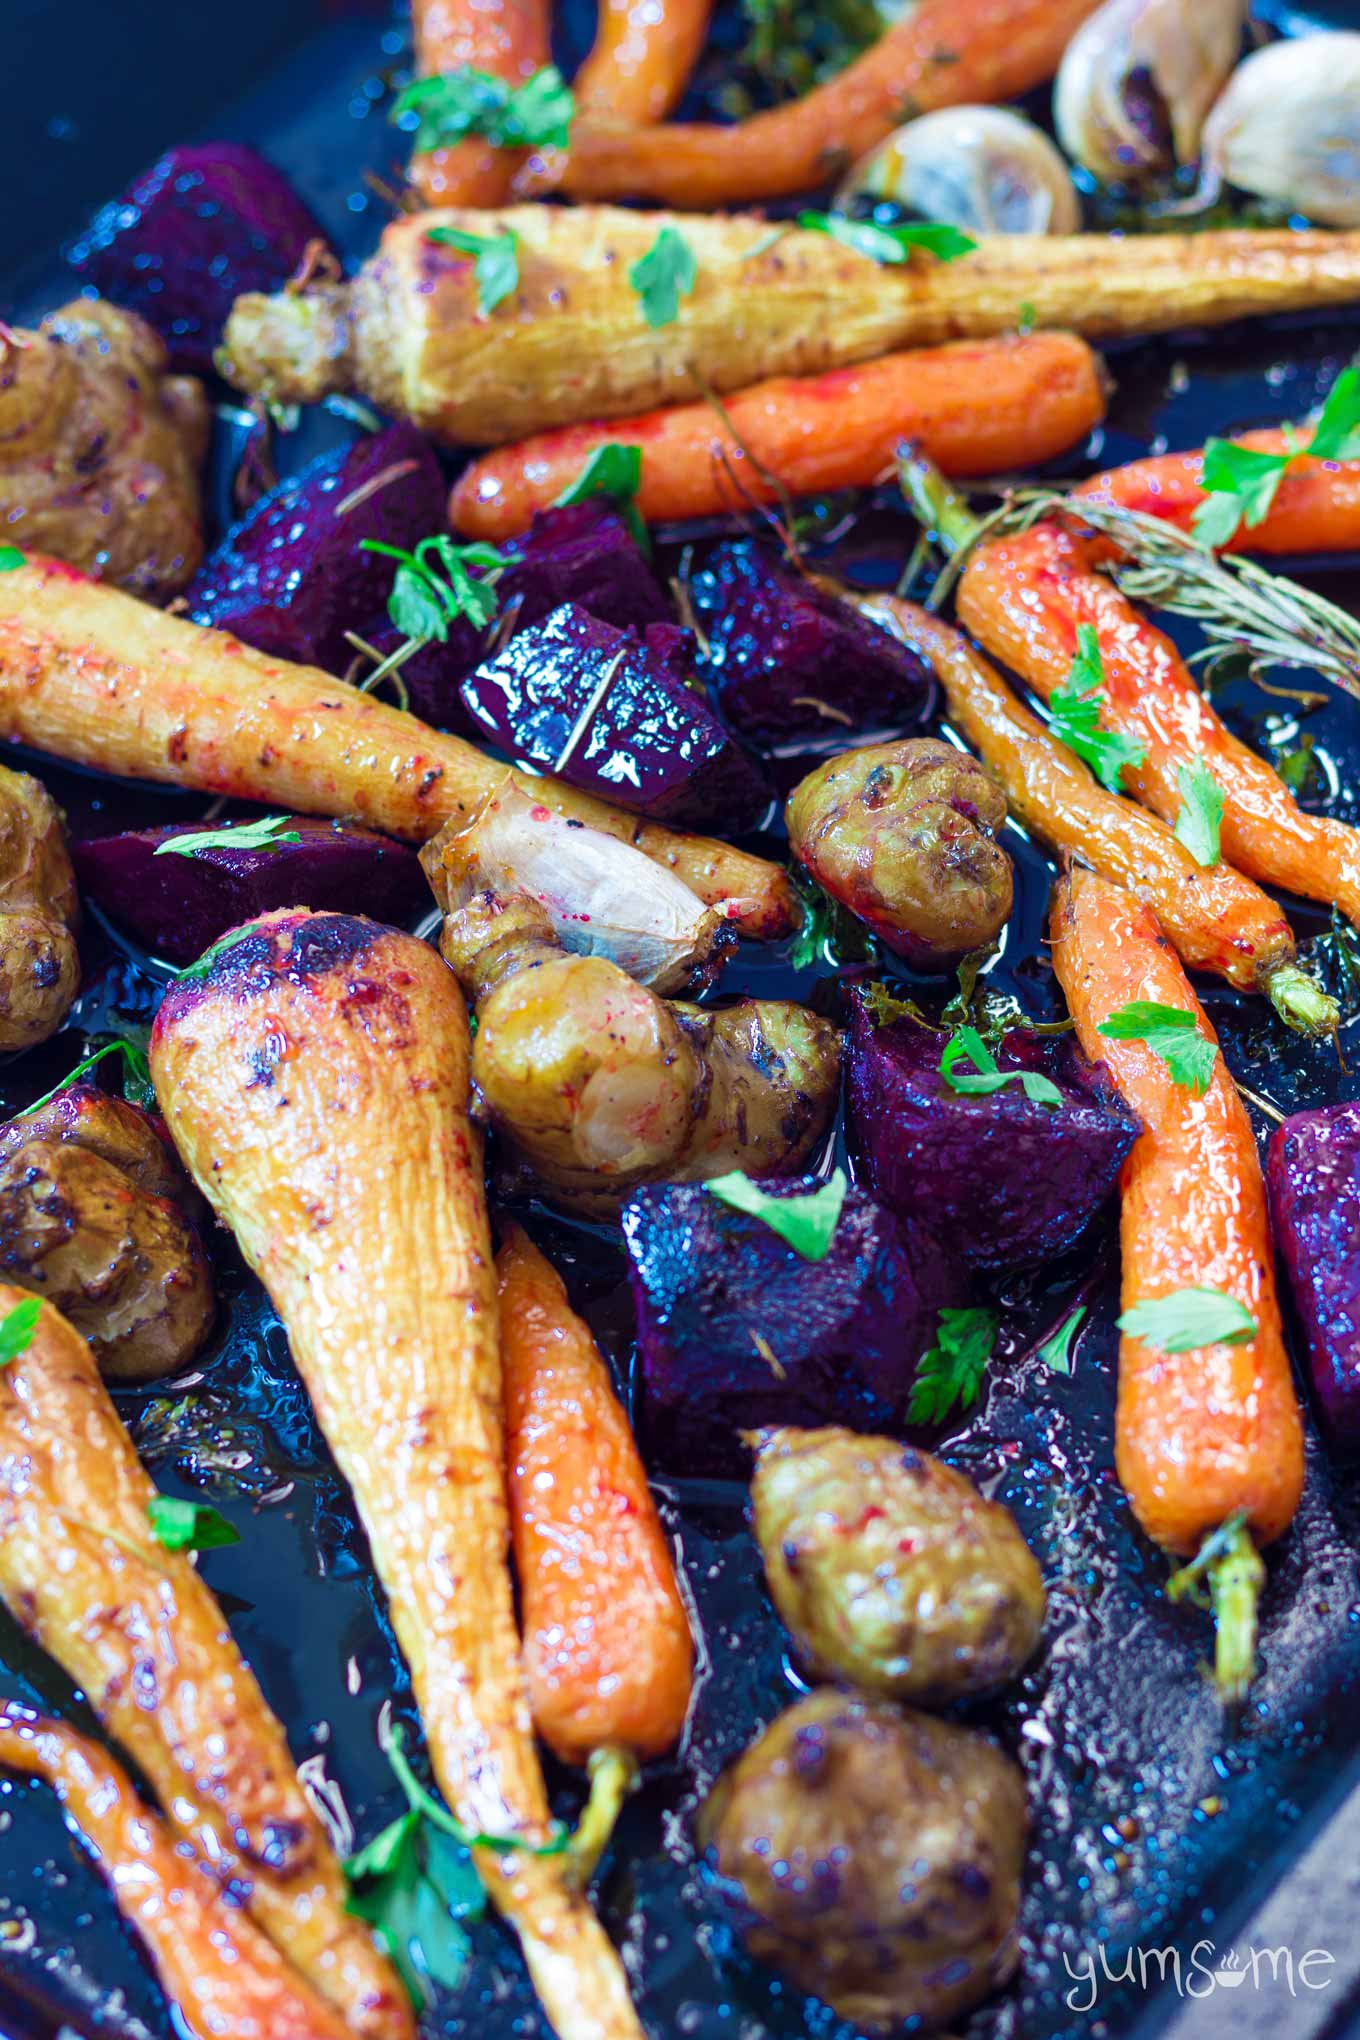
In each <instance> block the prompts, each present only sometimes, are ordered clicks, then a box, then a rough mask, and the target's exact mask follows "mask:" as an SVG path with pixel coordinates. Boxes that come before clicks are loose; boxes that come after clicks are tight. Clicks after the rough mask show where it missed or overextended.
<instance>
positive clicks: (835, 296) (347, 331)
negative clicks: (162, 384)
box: [222, 137, 1360, 446]
mask: <svg viewBox="0 0 1360 2040" xmlns="http://www.w3.org/2000/svg"><path fill="white" fill-rule="evenodd" d="M629 139H630V143H631V139H632V138H631V137H630V138H629ZM666 226H670V227H672V228H674V229H675V230H676V231H677V232H683V235H684V238H685V240H686V242H687V243H688V244H689V246H690V248H691V250H692V252H693V255H694V259H695V262H696V264H697V272H698V273H697V278H696V282H695V287H694V289H693V291H692V292H691V293H690V294H689V295H688V296H686V297H684V298H682V299H681V301H680V305H679V311H678V314H677V316H676V317H675V318H674V319H673V320H672V321H671V322H670V323H669V324H668V325H665V326H661V327H655V328H654V327H651V326H649V325H648V324H647V322H646V320H645V318H644V317H643V314H642V310H641V306H640V301H639V297H638V293H637V292H636V290H634V288H633V286H632V284H631V283H630V282H629V271H630V269H631V268H632V267H633V266H634V265H635V264H636V263H637V262H638V261H640V260H641V259H642V257H643V256H645V255H646V254H647V252H648V250H649V249H650V248H651V247H652V244H653V243H654V242H655V240H656V238H657V233H658V231H659V230H660V229H662V228H664V227H666ZM444 227H448V228H453V229H455V230H457V231H460V232H462V233H465V234H475V235H478V236H480V237H481V238H483V239H485V238H486V236H487V234H488V232H489V230H490V229H491V228H493V227H494V228H495V230H496V231H498V232H500V233H502V234H504V233H510V234H513V235H514V236H515V239H516V241H517V244H518V259H519V288H518V290H517V291H516V293H515V295H514V296H513V297H512V298H509V299H507V300H506V301H505V302H504V303H503V304H501V305H499V306H498V307H497V308H496V309H495V310H494V311H493V312H491V313H486V312H483V311H481V310H480V309H479V303H478V297H479V287H478V284H477V280H476V277H475V274H474V261H473V257H472V256H471V255H469V254H465V253H462V252H460V251H459V250H458V249H457V248H454V247H450V246H447V245H445V244H442V243H440V242H437V241H435V240H433V239H431V230H432V229H434V230H438V229H440V228H444ZM1357 298H1360V234H1333V233H1290V232H1280V233H1266V232H1260V233H1257V232H1232V233H1206V234H1191V235H1177V234H1158V235H1151V234H1149V235H1141V234H1140V235H1132V236H1130V237H1129V238H1128V239H1127V240H1124V239H1121V238H1120V237H1119V236H1117V235H1104V234H1070V235H1057V234H1051V235H1045V234H1032V235H1022V234H998V235H996V236H994V237H992V238H990V239H988V240H984V241H982V242H981V243H980V244H979V246H978V248H977V249H976V251H975V252H974V253H973V254H971V255H966V256H964V257H963V259H962V260H960V261H956V262H947V263H946V262H936V261H932V260H930V259H929V258H922V260H921V261H920V262H913V263H910V264H906V265H904V266H902V267H900V268H884V267H883V266H882V265H881V264H879V263H876V262H874V261H872V260H871V259H870V258H869V257H867V256H864V255H861V254H858V253H856V251H855V250H854V249H851V248H846V247H844V246H842V245H841V243H840V242H838V241H835V240H833V239H832V238H831V237H830V236H829V235H826V234H816V233H810V232H802V231H799V230H798V229H796V228H793V229H785V230H783V231H781V232H780V233H779V234H777V235H775V234H772V233H771V230H770V227H769V223H768V222H767V221H766V220H763V219H752V218H749V217H748V218H745V219H743V218H741V217H735V218H710V219H705V218H702V217H696V216H692V215H688V214H687V215H685V216H683V217H677V216H674V215H671V214H666V213H645V212H630V211H626V210H623V209H621V208H614V207H610V206H573V207H571V208H570V209H567V208H563V207H557V206H542V205H525V206H511V207H509V208H508V209H507V210H506V211H504V212H501V213H498V214H487V213H484V212H469V211H463V212H459V211H447V212H425V213H414V214H409V215H407V216H406V217H403V218H398V219H396V220H394V221H393V222H392V223H391V225H390V226H389V227H388V228H387V230H386V232H385V233H384V235H383V238H382V242H381V244H380V246H379V249H378V252H377V254H376V255H374V256H373V257H372V258H371V259H370V260H369V261H368V262H366V263H365V264H364V266H363V268H362V269H361V270H360V271H359V273H358V275H357V276H356V277H355V279H354V281H353V282H352V283H347V284H334V283H324V284H320V285H318V286H316V287H314V288H313V289H311V290H306V291H292V292H285V293H283V294H281V295H279V296H277V297H260V296H245V297H241V298H238V299H237V302H236V305H235V307H234V308H233V310H232V314H231V318H230V319H229V321H228V323H227V332H226V345H225V349H224V351H223V355H222V366H223V368H224V370H225V373H226V374H227V376H228V379H229V380H230V381H232V382H234V383H235V384H236V385H237V387H238V388H240V389H243V390H248V391H250V392H252V393H253V394H255V395H259V396H264V397H269V398H273V399H277V400H279V401H282V402H296V403H307V402H314V401H316V400H317V399H318V398H321V397H324V396H325V395H327V394H328V393H329V392H331V391H341V390H354V391H358V392H360V393H361V394H362V395H364V396H366V397H369V398H371V399H372V401H373V402H374V403H376V404H378V405H380V406H381V407H382V408H383V409H384V410H387V411H391V412H393V413H394V414H396V415H397V416H400V417H406V418H410V419H411V420H412V421H413V422H414V423H415V424H416V425H418V426H419V427H420V429H421V430H422V432H426V433H428V434H429V436H430V437H431V438H432V439H436V440H439V441H440V442H442V443H443V444H444V445H448V446H457V445H462V446H495V445H500V444H501V443H502V442H504V441H506V440H509V439H520V438H523V437H524V436H525V435H526V434H527V433H530V432H541V431H543V430H544V429H545V428H547V427H549V426H553V425H570V424H574V423H577V422H579V421H581V420H583V419H590V418H619V417H626V416H627V415H628V414H629V413H630V412H633V411H647V410H651V409H652V408H653V407H655V406H657V405H661V404H673V403H676V402H679V401H680V400H681V399H683V398H687V397H688V398H693V397H701V396H704V395H706V394H707V393H708V392H709V391H711V390H718V391H724V390H735V389H741V388H743V387H744V386H745V385H747V384H748V383H754V382H759V381H761V380H762V379H763V378H765V377H767V376H782V375H797V376H801V375H817V374H820V373H821V372H822V371H823V370H824V369H829V368H836V367H839V366H841V365H842V364H845V363H848V362H854V361H869V360H872V359H873V358H874V357H875V356H876V355H880V354H886V353H888V352H889V351H890V350H892V349H893V348H901V347H916V346H926V345H930V344H932V343H934V342H936V341H940V340H957V339H966V338H978V337H981V336H983V335H986V334H993V333H1009V332H1013V331H1014V328H1015V322H1016V317H1017V308H1018V307H1019V306H1021V305H1028V306H1029V307H1030V308H1031V313H1032V321H1031V322H1032V324H1033V325H1035V326H1066V327H1070V328H1071V329H1072V330H1073V331H1074V332H1078V333H1084V334H1085V335H1086V336H1087V337H1088V338H1092V339H1095V338H1101V337H1105V336H1109V335H1115V334H1124V333H1164V332H1168V331H1171V330H1173V329H1174V328H1176V327H1178V326H1200V325H1214V324H1219V323H1221V322H1222V321H1224V320H1226V319H1235V318H1242V317H1245V316H1248V315H1251V314H1260V313H1267V312H1282V311H1288V310H1290V309H1299V308H1307V307H1310V306H1321V305H1324V304H1347V303H1351V302H1353V301H1354V300H1356V299H1357Z"/></svg>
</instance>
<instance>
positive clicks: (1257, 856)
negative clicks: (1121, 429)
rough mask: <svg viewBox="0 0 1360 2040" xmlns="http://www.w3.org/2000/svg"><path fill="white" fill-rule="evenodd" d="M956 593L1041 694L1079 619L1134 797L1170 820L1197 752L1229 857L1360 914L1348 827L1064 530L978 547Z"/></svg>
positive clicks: (1058, 676)
mask: <svg viewBox="0 0 1360 2040" xmlns="http://www.w3.org/2000/svg"><path fill="white" fill-rule="evenodd" d="M957 606H958V613H959V616H960V618H961V620H962V621H963V623H964V624H965V625H966V626H967V628H968V629H969V630H970V631H972V633H973V634H974V636H975V637H977V638H980V639H981V641H982V643H983V644H984V645H986V647H987V649H988V650H989V651H991V652H994V653H995V654H996V655H997V657H998V658H1001V659H1004V660H1005V661H1006V663H1007V665H1008V666H1011V667H1013V668H1014V670H1015V671H1016V672H1017V673H1019V674H1021V675H1022V676H1023V678H1024V679H1026V680H1027V681H1028V682H1029V684H1030V686H1031V687H1033V688H1034V689H1035V691H1036V692H1037V693H1039V694H1041V695H1043V696H1044V697H1045V698H1048V697H1049V696H1051V695H1052V694H1053V693H1054V691H1055V690H1056V689H1057V688H1059V687H1062V686H1063V685H1064V684H1065V683H1066V681H1067V678H1068V675H1069V673H1070V671H1071V667H1072V660H1073V658H1074V656H1075V654H1076V650H1077V632H1078V630H1079V629H1080V627H1081V626H1082V625H1083V624H1088V625H1090V627H1091V628H1092V629H1093V630H1094V631H1095V633H1096V636H1097V639H1098V640H1099V644H1100V657H1101V665H1102V667H1103V669H1104V675H1105V678H1104V683H1103V700H1102V704H1101V711H1100V720H1101V723H1102V725H1103V726H1104V727H1105V728H1106V729H1114V730H1121V731H1123V732H1124V733H1125V734H1126V735H1127V736H1130V737H1134V738H1136V739H1138V741H1139V742H1140V743H1142V744H1144V745H1145V746H1146V749H1147V757H1146V759H1145V761H1144V763H1143V764H1142V765H1138V766H1133V765H1130V766H1127V767H1126V768H1125V775H1126V781H1127V784H1128V786H1129V788H1130V790H1131V791H1132V792H1133V793H1134V794H1136V796H1137V797H1138V799H1139V800H1141V801H1143V802H1144V803H1145V805H1146V806H1148V807H1150V808H1152V809H1153V810H1154V811H1155V812H1156V813H1157V814H1159V815H1161V816H1163V817H1164V818H1165V819H1166V820H1167V821H1171V822H1174V821H1175V819H1176V817H1177V815H1179V813H1180V809H1181V799H1182V795H1181V789H1180V785H1179V780H1178V773H1179V769H1180V768H1181V767H1182V766H1185V765H1189V764H1191V763H1192V761H1193V760H1195V759H1196V758H1202V759H1203V760H1204V762H1205V764H1206V765H1207V766H1208V768H1209V770H1210V772H1211V773H1212V774H1213V776H1214V778H1215V780H1216V781H1217V782H1218V785H1219V787H1220V788H1221V790H1222V792H1223V795H1224V807H1223V822H1222V829H1221V842H1222V849H1223V855H1224V856H1225V857H1226V858H1227V859H1228V861H1229V863H1230V864H1235V865H1236V866H1237V869H1238V870H1239V871H1242V872H1245V873H1246V874H1247V876H1248V877H1250V878H1255V879H1258V880H1259V881H1260V882H1261V883H1262V884H1264V885H1278V886H1283V887H1285V888H1287V889H1288V890H1289V891H1290V892H1296V893H1301V894H1302V895H1303V897H1304V898H1305V899H1313V900H1327V901H1330V902H1333V903H1335V905H1337V906H1338V907H1340V909H1341V911H1342V912H1343V913H1344V914H1345V915H1346V916H1347V917H1348V918H1349V919H1350V920H1351V921H1353V922H1355V923H1356V924H1357V925H1360V831H1356V830H1355V829H1352V828H1349V827H1348V826H1347V825H1346V824H1345V823H1344V822H1337V821H1333V820H1331V819H1330V818H1329V817H1327V816H1325V815H1309V814H1305V813H1304V812H1303V811H1302V809H1301V808H1300V807H1299V805H1298V803H1297V802H1296V801H1295V799H1294V797H1293V795H1292V794H1291V793H1290V792H1289V790H1288V788H1287V787H1286V786H1285V785H1284V783H1283V781H1282V780H1281V779H1280V778H1279V776H1278V775H1277V774H1276V773H1275V772H1274V771H1273V770H1272V769H1271V767H1270V766H1269V765H1267V763H1266V761H1265V760H1264V758H1258V757H1257V755H1256V753H1255V752H1254V751H1251V750H1248V748H1247V746H1246V745H1245V744H1243V743H1241V742H1239V740H1238V739H1237V738H1236V737H1235V736H1233V735H1232V733H1231V731H1230V730H1229V729H1228V728H1227V727H1226V725H1225V724H1224V723H1223V721H1222V719H1221V718H1220V717H1219V716H1218V715H1217V713H1216V712H1215V711H1214V709H1213V708H1211V707H1210V705H1209V703H1208V702H1207V701H1206V700H1205V698H1204V696H1203V694H1202V693H1201V692H1200V690H1199V688H1198V687H1197V686H1196V684H1195V680H1194V677H1193V675H1192V674H1191V672H1190V669H1189V667H1188V666H1187V665H1186V663H1185V661H1184V659H1182V657H1181V655H1180V653H1179V652H1178V651H1177V649H1176V647H1175V645H1174V644H1173V643H1172V642H1171V639H1170V638H1169V637H1167V636H1165V634H1164V633H1163V632H1162V631H1159V630H1158V629H1156V628H1155V626H1154V625H1153V624H1151V623H1149V622H1148V621H1147V619H1146V618H1145V617H1144V616H1142V615H1141V614H1140V613H1139V611H1138V610H1137V609H1135V608H1134V606H1133V604H1132V603H1131V602H1130V601H1129V600H1128V599H1127V597H1126V596H1125V595H1123V594H1121V592H1120V590H1119V589H1118V588H1117V587H1116V586H1115V584H1114V582H1113V581H1111V580H1110V579H1109V577H1108V576H1107V575H1105V574H1102V573H1099V572H1097V571H1096V570H1095V569H1094V567H1093V566H1092V565H1091V561H1090V555H1089V553H1088V551H1087V549H1086V546H1085V543H1084V541H1083V540H1082V539H1081V538H1079V537H1078V536H1077V535H1076V534H1074V533H1072V532H1068V531H1065V530H1062V529H1061V528H1059V527H1058V526H1057V525H1052V524H1040V525H1036V526H1035V528H1034V529H1033V530H1032V531H1027V532H1024V533H1023V534H1021V535H1019V536H1017V537H1014V538H1003V539H997V540H994V541H993V542H992V543H990V544H988V545H984V546H982V547H980V548H979V549H978V551H976V552H975V553H974V554H973V556H972V558H971V560H970V561H969V563H968V565H967V567H966V569H965V570H964V574H963V578H962V580H961V581H960V583H959V590H958V598H957Z"/></svg>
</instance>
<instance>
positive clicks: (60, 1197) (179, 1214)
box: [0, 1084, 215, 1381]
mask: <svg viewBox="0 0 1360 2040" xmlns="http://www.w3.org/2000/svg"><path fill="white" fill-rule="evenodd" d="M197 1204H198V1199H197V1196H196V1193H195V1192H194V1191H193V1189H192V1187H191V1186H190V1184H189V1183H188V1181H187V1179H186V1178H185V1176H184V1174H183V1171H182V1170H181V1169H180V1167H179V1165H178V1163H177V1162H176V1161H175V1159H174V1157H173V1155H172V1154H171V1152H170V1149H169V1148H168V1146H167V1145H166V1143H165V1141H164V1140H163V1139H162V1138H161V1136H160V1135H159V1133H158V1132H157V1131H156V1124H155V1122H154V1121H153V1120H152V1119H151V1118H150V1116H149V1115H148V1114H146V1113H143V1112H141V1111H139V1110H138V1108H137V1107H136V1106H135V1105H126V1104H124V1103H123V1102H122V1100H121V1099H118V1098H113V1097H110V1096H109V1094H108V1093H107V1092H104V1091H100V1090H98V1089H96V1088H95V1087H94V1086H93V1085H90V1084H78V1085H71V1086H70V1087H69V1088H68V1089H67V1090H66V1091H63V1092H59V1093H58V1094H57V1096H56V1097H55V1098H52V1099H50V1100H49V1101H48V1102H47V1103H46V1104H45V1105H44V1106H43V1107H42V1108H40V1110H39V1111H37V1112H34V1113H31V1114H26V1115H22V1116H21V1117H20V1118H18V1119H14V1120H11V1121H10V1122H9V1124H8V1125H6V1126H3V1127H0V1269H3V1271H4V1273H5V1275H6V1276H7V1277H8V1278H9V1279H10V1280H11V1281H13V1282H17V1283H19V1284H20V1285H21V1286H22V1287H23V1288H25V1289H31V1290H32V1291H33V1293H34V1294H35V1295H37V1296H41V1297H43V1298H44V1299H45V1300H46V1301H47V1302H48V1303H51V1304H55V1305H56V1307H57V1309H58V1310H60V1311H61V1312H62V1313H63V1315H64V1316H65V1317H67V1318H69V1319H70V1321H71V1323H72V1324H73V1325H74V1326H75V1327H76V1329H77V1330H78V1331H80V1332H82V1333H84V1335H85V1337H86V1338H87V1339H88V1340H89V1342H90V1345H91V1348H92V1349H93V1351H94V1353H95V1355H96V1357H97V1359H98V1361H99V1364H100V1368H101V1369H102V1371H103V1373H104V1374H105V1376H106V1377H107V1378H108V1379H109V1380H111V1381H153V1380H157V1379H158V1378H159V1377H160V1376H162V1375H166V1374H173V1373H174V1372H176V1370H177V1369H179V1368H180V1367H183V1366H185V1365H186V1364H187V1363H188V1362H189V1361H190V1360H191V1359H192V1358H193V1356H194V1355H195V1353H197V1352H198V1351H199V1349H200V1347H201V1346H202V1345H203V1342H204V1340H205V1339H206V1338H207V1335H208V1333H209V1331H210V1329H211V1327H212V1322H213V1317H214V1314H215V1307H214V1302H213V1286H212V1275H211V1272H210V1270H209V1267H208V1261H207V1257H206V1255H205V1254H204V1251H203V1248H202V1245H201V1244H200V1241H199V1238H198V1234H197V1232H196V1231H195V1229H194V1226H193V1223H192V1214H193V1212H194V1210H195V1207H196V1205H197Z"/></svg>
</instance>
